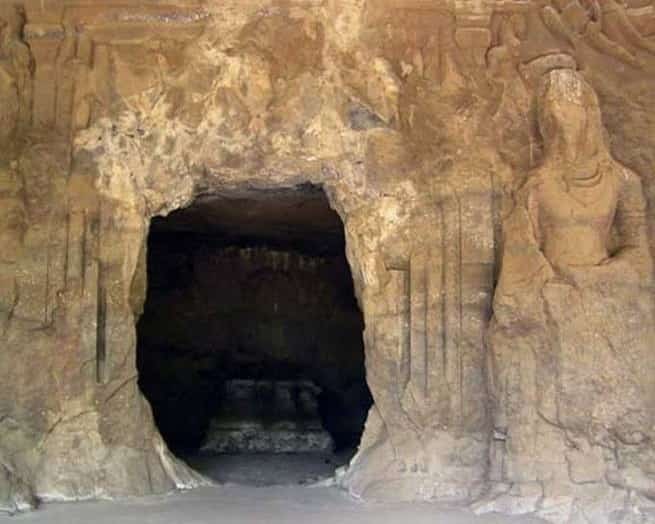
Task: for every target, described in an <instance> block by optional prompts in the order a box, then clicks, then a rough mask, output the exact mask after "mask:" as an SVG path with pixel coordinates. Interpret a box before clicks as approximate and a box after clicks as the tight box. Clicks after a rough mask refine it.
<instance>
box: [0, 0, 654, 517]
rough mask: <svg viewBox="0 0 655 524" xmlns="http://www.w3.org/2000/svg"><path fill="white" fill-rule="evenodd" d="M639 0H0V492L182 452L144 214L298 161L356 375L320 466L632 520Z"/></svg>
mask: <svg viewBox="0 0 655 524" xmlns="http://www.w3.org/2000/svg"><path fill="white" fill-rule="evenodd" d="M654 9H655V8H654V6H653V4H652V2H649V1H648V0H643V1H642V0H626V2H623V3H621V2H618V1H616V0H591V1H584V2H583V1H578V0H574V1H572V2H569V3H565V2H559V1H557V0H543V1H536V0H506V1H500V0H488V1H484V2H469V1H467V0H248V1H246V2H244V1H241V0H239V1H237V0H228V1H220V2H219V1H214V0H167V1H165V0H161V1H152V2H137V1H133V2H131V1H121V2H117V1H114V0H101V1H97V2H96V1H94V2H88V1H79V0H75V1H73V0H70V1H69V0H48V1H45V2H44V1H41V0H11V1H8V2H3V3H2V6H0V101H1V103H0V122H1V123H2V125H1V126H0V128H1V129H2V131H1V132H0V200H1V201H2V203H1V205H0V216H1V217H2V220H0V239H1V243H0V246H1V248H0V337H1V338H0V508H1V509H3V510H8V511H16V510H20V509H24V508H27V507H29V506H31V505H34V504H35V503H36V502H37V501H39V500H62V499H65V500H70V499H75V500H78V499H85V498H94V497H95V498H97V497H116V496H122V495H141V494H146V493H154V492H162V491H166V490H170V489H174V488H176V487H178V488H179V487H192V486H195V485H198V484H201V483H203V482H204V480H203V479H202V478H200V477H199V476H198V475H196V474H195V473H193V472H192V471H191V470H189V469H188V468H187V467H185V466H184V465H183V464H182V463H180V462H178V461H177V460H176V459H175V458H174V457H173V456H172V455H171V454H170V453H169V452H168V450H167V449H166V446H165V445H164V444H163V442H162V440H161V438H160V436H159V434H158V432H157V430H156V428H155V425H154V423H153V418H152V415H151V410H150V407H149V406H148V404H147V402H146V401H145V400H144V398H143V397H142V395H141V393H140V391H139V389H138V386H137V380H138V376H137V372H136V365H135V346H136V337H135V327H134V326H135V320H136V318H137V317H138V315H139V314H140V312H141V308H142V306H143V300H144V297H145V289H146V284H147V282H146V278H145V275H146V271H145V261H146V259H147V256H146V247H145V246H146V243H145V239H146V237H147V233H148V229H149V224H150V220H151V218H152V217H155V216H163V215H166V214H168V213H169V212H171V211H173V210H175V209H179V208H182V207H185V206H188V205H190V204H191V202H192V201H193V200H194V199H195V198H196V197H198V196H200V195H210V194H214V193H219V192H220V193H221V194H224V195H225V194H230V193H234V194H238V193H239V192H241V191H243V190H245V189H253V188H255V189H281V188H292V187H295V186H298V185H301V184H306V183H311V184H315V185H320V186H322V187H323V189H324V190H325V191H326V193H327V195H328V197H329V199H330V204H331V206H332V207H333V208H334V209H335V210H336V211H337V212H338V213H339V215H340V216H341V218H342V220H343V223H344V228H345V234H346V240H347V255H348V260H349V263H350V266H351V270H352V274H353V280H354V285H355V290H356V294H357V297H358V300H359V304H360V306H361V309H362V312H363V314H364V320H365V325H366V329H365V334H364V338H365V346H366V367H367V381H368V385H369V387H370V389H371V392H372V395H373V398H374V401H375V404H374V407H373V408H372V409H371V412H370V413H369V417H368V421H367V426H366V430H365V433H364V436H363V439H362V442H361V446H360V449H359V453H358V454H357V456H356V457H355V459H354V460H353V462H352V464H351V465H350V467H349V469H348V471H347V472H346V474H345V476H344V477H343V478H342V479H340V482H341V483H342V485H343V487H344V488H345V489H347V490H349V492H350V493H351V494H353V495H354V496H357V497H364V498H369V499H389V498H396V499H398V498H400V499H405V500H438V501H446V502H452V503H458V504H466V505H473V508H474V509H476V510H477V511H491V510H496V511H502V512H507V513H534V514H537V515H540V516H542V517H544V518H546V519H549V520H551V521H553V522H571V523H577V522H585V523H586V522H594V523H596V522H598V523H605V522H648V521H649V519H650V520H652V519H653V518H654V517H653V511H654V505H655V445H654V444H653V436H654V435H653V433H654V430H655V427H654V424H653V413H652V410H653V408H654V407H655V393H654V392H653V389H652V388H653V377H655V373H654V372H653V370H652V369H651V366H652V365H653V361H654V359H653V358H652V347H653V344H655V338H654V335H653V333H652V331H651V328H652V324H653V323H652V304H651V301H652V298H653V293H652V291H653V288H652V249H653V244H654V241H655V221H654V220H653V214H652V210H653V209H654V207H653V206H654V205H655V179H654V176H655V113H654V112H653V107H655V89H653V85H654V84H655V36H654V35H655V13H654Z"/></svg>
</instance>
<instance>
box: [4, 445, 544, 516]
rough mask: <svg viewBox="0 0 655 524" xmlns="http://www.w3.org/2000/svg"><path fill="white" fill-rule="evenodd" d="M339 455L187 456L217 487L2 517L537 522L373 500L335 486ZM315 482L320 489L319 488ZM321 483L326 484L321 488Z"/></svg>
mask: <svg viewBox="0 0 655 524" xmlns="http://www.w3.org/2000/svg"><path fill="white" fill-rule="evenodd" d="M350 454H351V453H348V452H344V453H342V454H338V455H326V454H318V453H316V454H297V455H264V454H260V455H223V456H211V455H195V456H192V457H187V461H188V462H189V463H190V464H191V465H193V466H194V467H196V468H197V469H198V470H200V471H202V472H203V473H204V474H205V475H207V476H209V477H211V478H213V479H214V480H215V481H217V483H219V484H218V485H217V486H215V487H210V488H202V489H198V490H194V491H189V492H185V493H175V494H171V495H166V496H156V497H147V498H142V499H130V500H120V501H113V502H110V501H101V502H80V503H69V504H47V505H45V506H44V507H42V508H41V509H39V510H38V511H36V512H33V513H29V514H24V515H19V516H16V517H7V516H0V524H22V523H25V524H210V523H216V522H220V523H221V524H290V523H298V524H306V523H311V524H396V523H399V524H407V523H410V522H411V524H436V523H439V524H469V523H470V524H512V523H515V524H531V523H537V522H540V521H538V520H535V519H528V518H509V517H506V516H485V517H476V516H475V515H473V514H471V513H469V512H467V511H464V510H451V509H445V508H439V507H438V506H435V505H431V504H366V503H363V502H360V501H357V500H354V499H352V498H351V497H349V496H348V494H347V493H345V492H344V491H342V490H339V489H337V488H334V487H328V486H326V484H329V481H326V480H325V479H329V478H330V477H331V476H332V474H333V473H334V470H335V468H336V467H338V466H340V465H342V464H343V463H345V462H347V460H348V458H349V456H350ZM317 483H318V484H317ZM312 484H314V486H312ZM318 486H320V487H318Z"/></svg>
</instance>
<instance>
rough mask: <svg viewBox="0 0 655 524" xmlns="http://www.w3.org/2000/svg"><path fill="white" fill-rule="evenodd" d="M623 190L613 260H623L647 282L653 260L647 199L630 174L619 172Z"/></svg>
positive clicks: (617, 213)
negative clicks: (649, 236)
mask: <svg viewBox="0 0 655 524" xmlns="http://www.w3.org/2000/svg"><path fill="white" fill-rule="evenodd" d="M619 176H620V177H621V179H622V180H621V181H622V187H621V191H620V192H619V200H618V203H617V209H616V228H617V233H618V237H619V246H618V249H617V251H616V252H615V253H614V255H613V257H612V258H613V259H614V260H624V261H626V262H628V263H629V264H630V265H631V266H632V267H634V268H635V269H636V270H637V271H638V272H639V273H640V275H641V276H643V277H647V278H650V277H651V273H652V270H653V260H652V257H651V254H650V246H649V242H648V222H647V213H646V199H645V198H644V192H643V189H642V185H641V180H640V179H639V177H638V176H637V175H636V174H635V173H633V172H632V171H630V170H628V169H626V168H621V170H620V173H619Z"/></svg>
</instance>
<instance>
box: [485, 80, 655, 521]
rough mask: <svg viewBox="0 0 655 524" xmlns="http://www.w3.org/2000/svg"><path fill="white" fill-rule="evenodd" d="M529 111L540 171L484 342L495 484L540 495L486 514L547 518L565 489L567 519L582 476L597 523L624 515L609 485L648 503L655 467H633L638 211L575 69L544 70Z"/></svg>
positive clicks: (508, 242)
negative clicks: (537, 133)
mask: <svg viewBox="0 0 655 524" xmlns="http://www.w3.org/2000/svg"><path fill="white" fill-rule="evenodd" d="M537 104H538V119H539V127H540V129H541V133H542V136H543V141H544V150H545V151H544V152H545V161H544V163H543V165H542V166H541V167H540V168H538V169H537V170H536V171H535V172H534V173H533V174H532V176H531V177H530V179H529V180H528V182H527V183H526V184H525V186H524V187H523V188H522V189H521V190H520V191H519V192H518V194H517V199H516V205H515V208H514V210H513V211H512V213H511V214H510V216H508V218H507V219H506V220H505V224H504V239H503V241H504V246H503V256H502V268H501V274H500V280H499V283H498V287H497V290H496V296H495V300H494V321H493V325H492V328H491V333H490V349H491V370H492V372H491V375H492V394H493V399H494V402H495V408H494V424H495V435H496V445H499V446H501V447H502V448H503V450H502V452H501V453H500V456H501V457H502V458H501V459H500V461H499V463H497V464H495V466H496V467H495V468H494V471H495V472H496V473H495V474H496V475H497V476H498V478H497V479H496V480H498V481H501V482H503V483H507V484H516V486H518V489H515V490H514V491H513V492H512V497H513V496H517V495H518V497H519V498H523V499H525V498H526V497H529V496H533V497H536V498H534V504H526V503H525V500H523V501H522V502H521V503H518V502H516V503H512V502H511V500H512V497H510V496H509V494H505V495H503V496H501V497H500V498H499V499H497V500H496V501H495V503H494V505H495V507H496V508H499V507H504V508H505V509H509V510H510V511H515V512H523V511H534V510H537V509H539V510H540V511H543V512H547V511H548V510H549V506H552V505H557V504H559V505H560V506H561V504H562V499H561V498H560V499H559V500H558V501H557V502H555V501H556V498H557V496H558V494H562V493H566V497H564V498H565V499H566V500H565V502H566V504H568V507H569V510H568V511H570V507H571V505H575V504H576V503H577V501H579V499H580V498H584V497H588V496H589V495H588V492H587V493H584V494H582V493H579V489H580V488H579V484H580V482H581V479H582V480H583V481H584V482H586V483H590V484H596V485H597V486H596V488H595V490H596V491H595V492H594V493H596V497H597V498H598V500H594V501H593V504H595V505H596V506H597V508H598V511H600V512H601V513H599V514H600V515H602V514H604V513H602V512H608V511H610V510H616V509H617V508H616V507H613V506H612V507H609V506H608V505H612V504H619V505H620V503H617V502H616V501H615V500H614V499H612V497H610V496H609V494H610V493H611V490H612V487H610V486H608V485H607V483H609V484H610V485H612V486H616V487H619V486H620V487H623V488H628V489H634V490H636V491H638V492H640V493H645V492H646V493H650V495H652V494H653V493H655V492H654V491H653V490H654V489H655V477H650V476H649V473H647V472H649V471H652V470H649V468H652V466H653V464H648V463H647V462H648V461H647V460H646V461H644V460H642V461H641V462H640V463H636V462H633V461H632V459H631V457H632V456H633V455H634V454H635V453H636V452H637V451H638V452H640V453H642V459H643V457H644V456H650V455H649V454H648V449H650V448H649V447H650V446H652V444H650V439H651V438H652V430H653V421H654V420H655V419H654V418H653V406H652V405H651V399H652V398H653V393H654V392H655V390H654V389H653V386H654V383H655V382H654V378H653V377H655V370H653V365H652V351H651V347H650V342H649V340H653V336H654V333H653V329H652V327H651V325H652V314H653V310H652V306H651V298H650V290H649V289H648V288H647V287H646V286H647V284H648V282H650V277H651V265H652V264H651V257H650V253H649V247H648V241H647V236H646V205H645V201H644V195H643V192H642V189H641V183H640V180H639V178H638V177H637V175H635V174H634V173H633V172H631V171H630V170H628V169H627V168H625V167H624V166H622V165H621V164H619V163H618V162H617V161H615V160H614V159H613V158H612V157H611V155H610V153H609V151H608V148H607V146H606V144H605V140H604V130H603V127H602V124H601V114H600V109H599V104H598V100H597V98H596V94H595V93H594V91H593V89H592V88H591V87H590V86H589V85H588V84H587V83H586V82H585V81H584V80H583V79H582V77H581V75H580V74H579V73H577V72H575V71H573V70H568V69H562V70H555V71H552V72H550V73H549V74H548V75H547V76H546V77H545V78H544V80H543V81H542V84H541V87H540V92H539V94H538V99H537ZM608 450H613V452H612V453H607V451H608ZM650 474H652V473H650ZM636 478H639V481H638V482H636V481H635V480H634V479H636ZM608 479H610V480H608ZM636 484H639V485H636ZM562 486H567V487H566V488H565V489H562ZM603 490H605V491H603ZM536 495H538V496H536ZM537 499H542V502H541V503H540V506H539V508H537V505H536V504H537V503H536V501H537ZM586 502H587V503H589V501H588V500H587V501H586ZM550 509H552V507H551V508H550ZM560 511H562V512H563V513H566V511H567V510H565V509H562V508H560ZM544 514H545V513H544Z"/></svg>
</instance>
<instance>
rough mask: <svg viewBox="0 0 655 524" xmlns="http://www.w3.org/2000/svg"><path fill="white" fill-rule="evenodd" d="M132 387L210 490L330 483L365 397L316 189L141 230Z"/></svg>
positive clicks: (341, 258)
mask: <svg viewBox="0 0 655 524" xmlns="http://www.w3.org/2000/svg"><path fill="white" fill-rule="evenodd" d="M147 265H148V293H147V299H146V303H145V307H144V312H143V315H142V316H141V318H140V320H139V322H138V325H137V332H138V344H137V366H138V370H139V384H140V387H141V390H142V391H143V393H144V394H145V396H146V397H147V398H148V400H149V401H150V404H151V405H152V408H153V413H154V416H155V421H156V423H157V426H158V428H159V430H160V432H161V434H162V436H163V437H164V439H165V441H166V442H167V444H168V445H169V447H170V448H171V450H172V451H173V452H174V453H176V454H177V455H178V456H179V457H181V458H183V459H185V460H187V461H188V462H189V463H190V464H191V465H192V466H193V467H195V468H196V469H197V470H199V471H200V472H202V473H205V474H206V475H208V476H210V477H213V478H214V479H216V480H218V481H225V482H242V483H255V484H278V483H304V482H309V481H312V480H316V479H318V478H321V477H324V476H331V475H332V473H333V471H334V469H335V468H336V467H338V466H340V465H342V464H345V463H346V462H347V461H348V460H349V458H350V457H351V456H352V453H353V452H354V450H355V448H356V446H357V445H358V443H359V439H360V437H361V433H362V430H363V426H364V422H365V420H366V415H367V413H368V410H369V408H370V406H371V402H372V400H371V395H370V393H369V390H368V387H367V386H366V380H365V366H364V347H363V340H362V332H363V327H364V322H363V317H362V314H361V311H360V310H359V308H358V305H357V302H356V299H355V295H354V290H353V282H352V277H351V273H350V268H349V266H348V262H347V260H346V256H345V239H344V229H343V224H342V223H341V220H340V218H339V216H338V215H337V214H336V213H335V212H334V211H333V210H332V209H331V208H330V206H329V204H328V200H327V198H326V195H325V193H324V192H323V190H322V189H321V188H320V187H316V186H312V185H303V186H298V187H295V188H290V189H283V190H266V191H255V190H248V191H245V192H243V193H238V194H235V193H230V194H229V195H220V194H214V195H210V196H204V197H200V198H198V199H197V200H196V201H195V202H194V203H193V204H192V205H191V206H190V207H188V208H185V209H182V210H179V211H176V212H174V213H171V214H170V215H169V216H168V217H166V218H156V219H154V220H153V221H152V224H151V229H150V234H149V237H148V264H147Z"/></svg>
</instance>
